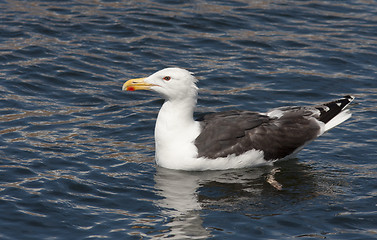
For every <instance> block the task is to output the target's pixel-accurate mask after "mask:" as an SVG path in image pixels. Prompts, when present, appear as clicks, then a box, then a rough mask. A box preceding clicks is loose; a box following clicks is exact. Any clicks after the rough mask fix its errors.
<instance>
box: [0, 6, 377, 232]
mask: <svg viewBox="0 0 377 240" xmlns="http://www.w3.org/2000/svg"><path fill="white" fill-rule="evenodd" d="M0 13H1V14H0V66H1V71H0V93H1V95H0V112H1V115H0V119H1V124H0V159H1V164H0V171H1V174H0V229H1V231H0V238H1V239H102V238H107V239H142V238H143V239H151V238H156V239H163V238H169V239H206V238H210V239H296V238H297V239H375V238H377V206H376V202H377V198H376V196H377V191H376V189H377V182H376V172H377V165H376V137H377V134H376V133H377V132H376V103H377V91H376V89H377V83H376V76H377V74H376V69H377V68H376V67H377V64H376V62H377V17H376V16H377V2H376V1H372V0H370V1H362V0H359V1H315V0H314V1H244V0H233V1H220V0H219V1H215V0H213V1H209V0H208V1H204V0H197V1H185V3H181V1H170V0H155V1H152V0H144V1H123V2H119V1H17V0H8V1H0ZM167 66H179V67H183V68H187V69H189V70H190V71H192V72H194V73H195V74H196V76H197V77H198V78H199V80H200V82H199V87H200V88H201V91H200V99H199V102H198V108H197V111H198V112H199V113H202V112H211V111H219V110H229V109H248V110H255V111H266V110H267V109H270V108H273V107H278V106H283V105H294V104H303V105H305V104H312V103H320V102H324V101H328V100H332V99H336V98H338V97H340V96H342V95H345V94H353V95H355V96H356V101H355V104H353V105H352V110H353V114H354V115H353V117H352V118H351V119H350V120H348V121H347V122H345V123H344V124H342V125H341V126H339V127H338V128H336V129H333V130H331V131H330V132H328V133H327V134H326V135H325V136H322V137H321V138H320V139H318V140H317V141H315V142H313V143H312V144H311V145H310V146H308V147H307V148H306V149H305V150H303V151H302V152H301V154H300V155H299V156H298V159H293V160H289V161H286V162H280V163H277V164H276V165H274V166H271V167H261V168H254V169H241V170H229V171H212V172H181V171H171V170H166V169H161V168H158V167H156V166H155V164H154V157H153V156H154V143H153V128H154V121H155V118H156V114H157V111H158V109H159V106H160V105H161V100H160V99H159V98H158V97H157V96H156V95H154V94H153V93H147V92H133V93H127V92H122V91H121V86H122V84H123V82H124V81H125V80H127V79H129V78H135V77H143V76H147V75H149V74H151V73H153V72H155V71H157V70H160V69H162V68H164V67H167Z"/></svg>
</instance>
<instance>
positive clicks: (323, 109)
mask: <svg viewBox="0 0 377 240" xmlns="http://www.w3.org/2000/svg"><path fill="white" fill-rule="evenodd" d="M354 99H355V97H353V96H351V95H347V96H344V97H343V98H341V99H338V100H336V101H332V102H328V103H325V104H322V105H319V106H316V107H315V108H317V109H318V110H319V111H320V116H319V119H318V120H319V121H321V122H324V123H325V131H328V130H330V129H331V128H333V127H335V126H337V125H339V124H341V123H342V122H344V121H346V120H347V119H349V118H350V117H351V116H352V114H351V112H350V111H349V110H348V109H345V108H346V107H347V106H348V105H349V104H350V103H351V102H352V101H353V100H354Z"/></svg>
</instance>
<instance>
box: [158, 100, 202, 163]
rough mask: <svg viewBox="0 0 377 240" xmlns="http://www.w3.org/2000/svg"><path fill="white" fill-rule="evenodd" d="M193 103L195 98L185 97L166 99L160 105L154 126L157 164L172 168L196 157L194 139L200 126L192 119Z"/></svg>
mask: <svg viewBox="0 0 377 240" xmlns="http://www.w3.org/2000/svg"><path fill="white" fill-rule="evenodd" d="M195 104H196V98H185V99H176V100H166V101H165V103H164V104H163V105H162V107H161V109H160V112H159V113H158V117H157V121H156V128H155V141H156V161H157V164H158V165H160V166H163V167H167V168H172V166H174V165H175V164H180V165H181V164H182V161H189V159H192V158H194V157H196V155H197V149H196V147H195V145H194V141H195V139H196V137H197V136H198V135H199V133H200V127H199V123H198V122H196V121H194V119H193V113H194V107H195Z"/></svg>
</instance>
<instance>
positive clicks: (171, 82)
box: [122, 68, 198, 100]
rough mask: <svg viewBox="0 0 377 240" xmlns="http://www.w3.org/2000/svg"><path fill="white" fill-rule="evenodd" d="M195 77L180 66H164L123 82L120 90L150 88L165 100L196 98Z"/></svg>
mask: <svg viewBox="0 0 377 240" xmlns="http://www.w3.org/2000/svg"><path fill="white" fill-rule="evenodd" d="M196 82H197V79H196V78H195V77H194V76H193V75H192V73H191V72H189V71H187V70H185V69H182V68H165V69H162V70H160V71H158V72H156V73H154V74H152V75H150V76H149V77H146V78H135V79H131V80H128V81H127V82H125V83H124V84H123V88H122V90H126V91H135V90H151V91H154V92H157V93H159V94H160V95H161V96H162V97H163V98H165V99H166V100H178V99H185V98H196V96H197V91H198V88H197V87H196Z"/></svg>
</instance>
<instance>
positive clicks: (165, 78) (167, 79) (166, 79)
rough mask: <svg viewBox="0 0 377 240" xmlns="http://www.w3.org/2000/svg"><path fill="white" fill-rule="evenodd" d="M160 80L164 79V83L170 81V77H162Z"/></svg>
mask: <svg viewBox="0 0 377 240" xmlns="http://www.w3.org/2000/svg"><path fill="white" fill-rule="evenodd" d="M162 79H164V80H165V81H169V80H170V79H171V77H169V76H166V77H163V78H162Z"/></svg>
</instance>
